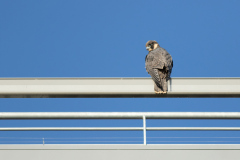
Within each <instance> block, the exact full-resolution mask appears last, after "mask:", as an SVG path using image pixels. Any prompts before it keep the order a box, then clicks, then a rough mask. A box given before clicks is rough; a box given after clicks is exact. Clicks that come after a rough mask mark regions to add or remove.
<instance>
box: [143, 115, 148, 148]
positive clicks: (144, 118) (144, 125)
mask: <svg viewBox="0 0 240 160" xmlns="http://www.w3.org/2000/svg"><path fill="white" fill-rule="evenodd" d="M143 144H144V145H147V136H146V116H143Z"/></svg>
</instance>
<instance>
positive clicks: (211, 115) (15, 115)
mask: <svg viewBox="0 0 240 160" xmlns="http://www.w3.org/2000/svg"><path fill="white" fill-rule="evenodd" d="M143 117H145V118H146V119H240V112H0V119H143Z"/></svg>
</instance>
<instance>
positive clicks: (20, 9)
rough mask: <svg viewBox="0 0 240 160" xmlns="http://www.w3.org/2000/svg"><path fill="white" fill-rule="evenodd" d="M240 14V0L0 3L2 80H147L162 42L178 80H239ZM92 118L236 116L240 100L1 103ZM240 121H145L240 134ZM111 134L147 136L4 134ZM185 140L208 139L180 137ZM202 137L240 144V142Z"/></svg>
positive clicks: (6, 108) (11, 108)
mask: <svg viewBox="0 0 240 160" xmlns="http://www.w3.org/2000/svg"><path fill="white" fill-rule="evenodd" d="M239 7H240V1H238V0H194V1H192V0H182V1H179V0H172V1H163V0H153V1H147V0H145V1H143V0H138V1H137V0H122V1H111V0H101V1H97V0H89V1H80V0H71V1H67V0H51V1H49V0H41V1H31V0H24V1H18V0H11V1H8V0H1V1H0V77H149V75H148V74H147V72H146V70H145V68H144V67H145V66H144V65H145V63H144V59H145V55H146V54H147V51H146V49H145V43H146V42H147V41H148V40H156V41H158V42H159V44H160V46H161V47H163V48H165V49H166V50H167V51H168V52H169V53H170V54H171V55H172V57H173V60H174V68H173V72H172V77H239V73H240V71H239V68H240V63H239V59H240V54H239V51H240V49H239V44H240V29H239V28H240V20H239V17H240V10H239ZM86 111H87V112H119V111H121V112H164V111H169V112H172V111H173V112H190V111H191V112H197V111H201V112H214V111H218V112H225V111H226V112H239V111H240V100H239V99H232V98H226V99H202V98H201V99H193V98H191V99H186V98H184V99H180V98H179V99H175V98H169V99H151V98H145V99H140V98H139V99H138V98H136V99H83V98H76V99H0V112H86ZM239 122H240V121H238V120H221V121H220V120H211V121H210V120H201V121H200V120H190V121H189V120H188V121H186V120H148V121H147V125H148V126H169V127H173V126H206V127H207V126H223V127H224V126H229V127H230V126H233V127H234V126H235V127H240V123H239ZM141 125H142V122H141V121H140V120H113V121H106V120H99V121H94V120H88V121H86V120H64V121H62V120H60V121H57V120H44V121H43V120H34V121H25V120H22V121H16V120H8V121H7V120H1V121H0V127H20V126H22V127H28V126H42V127H44V126H45V127H48V126H49V127H50V126H56V127H57V126H63V127H64V126H65V127H67V126H68V127H70V126H75V127H77V126H79V127H81V126H116V127H117V126H123V127H125V126H126V127H127V126H141ZM239 133H240V132H226V131H225V132H174V131H171V132H154V133H153V132H148V133H147V136H148V137H149V139H148V140H149V141H154V140H155V141H169V140H172V141H173V140H175V139H161V138H160V139H156V138H151V137H201V136H205V137H238V136H239ZM108 136H109V137H136V138H135V139H134V138H132V139H124V140H126V141H131V140H132V141H133V140H134V141H140V142H133V143H142V139H141V138H137V137H141V136H142V132H0V137H22V138H23V137H33V138H38V139H37V141H38V142H39V138H42V137H45V138H54V137H55V138H56V137H61V138H69V137H80V138H84V137H108ZM239 137H240V136H239ZM9 140H11V139H6V138H2V139H0V142H3V141H9ZM14 140H15V141H17V140H16V139H14ZM14 140H13V141H14ZM18 140H19V139H18ZM27 140H29V141H30V140H32V141H35V139H27ZM51 140H52V141H53V139H51ZM78 140H79V141H80V140H86V139H78ZM91 140H92V139H91ZM98 140H99V139H97V140H96V141H98ZM104 140H108V141H111V140H109V139H104ZM115 140H116V139H115ZM120 140H122V139H120ZM181 140H185V141H199V140H202V139H197V138H195V139H176V141H181ZM204 140H205V141H223V140H224V141H235V142H228V143H240V138H235V139H217V138H215V139H207V138H205V139H204ZM19 141H20V140H19ZM58 141H60V140H58ZM38 142H36V143H38ZM10 143H11V142H10ZM29 143H30V142H29ZM33 143H35V142H33ZM47 143H48V142H47ZM49 143H50V141H49ZM52 143H54V142H52ZM153 143H154V142H153ZM159 143H162V142H159ZM166 143H169V142H166ZM172 143H187V142H172ZM189 143H210V142H189ZM213 143H221V142H213Z"/></svg>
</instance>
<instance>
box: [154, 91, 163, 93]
mask: <svg viewBox="0 0 240 160" xmlns="http://www.w3.org/2000/svg"><path fill="white" fill-rule="evenodd" d="M155 93H156V94H162V93H163V91H159V92H157V91H155Z"/></svg>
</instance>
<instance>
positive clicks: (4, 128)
mask: <svg viewBox="0 0 240 160" xmlns="http://www.w3.org/2000/svg"><path fill="white" fill-rule="evenodd" d="M143 129H144V128H143V127H2V128H0V131H142V130H143ZM146 130H147V131H240V127H146Z"/></svg>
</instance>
